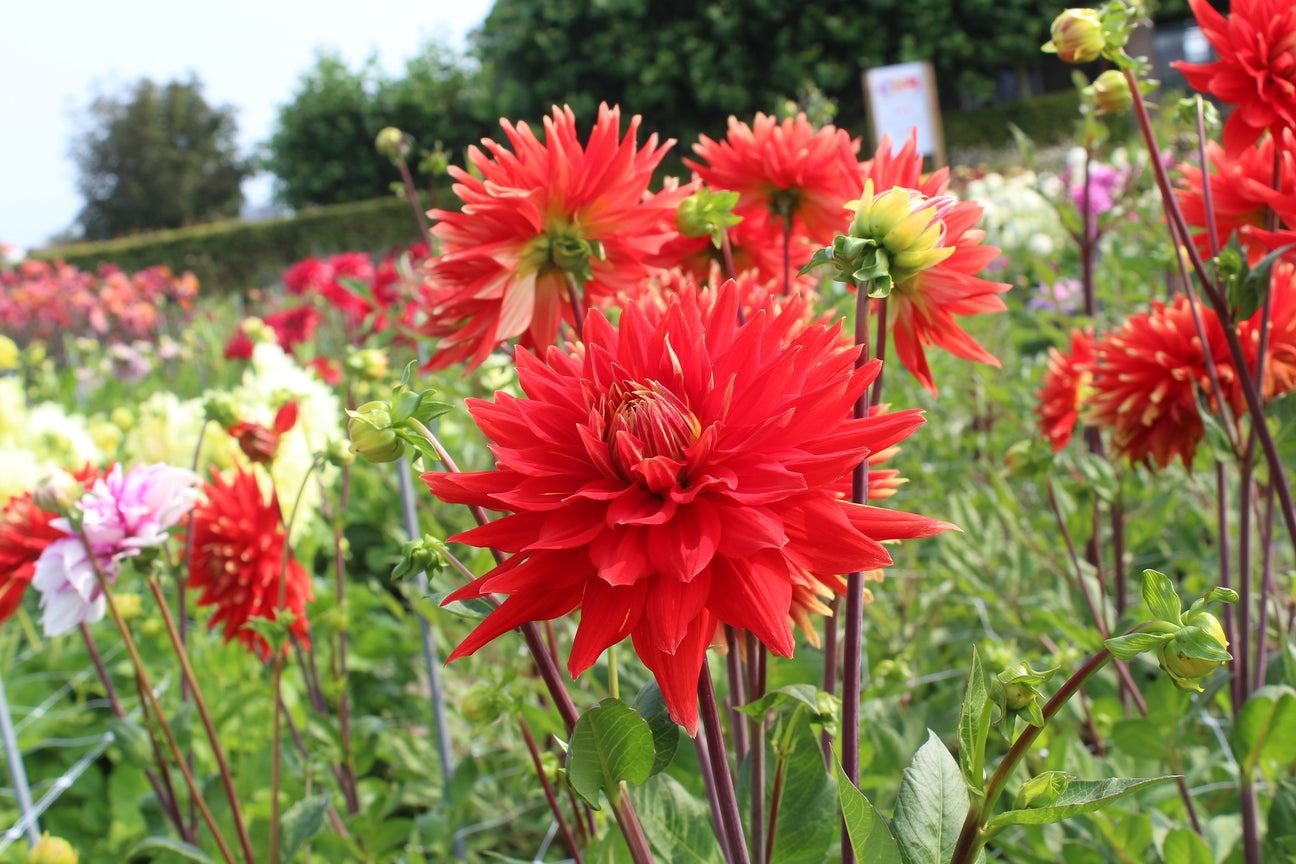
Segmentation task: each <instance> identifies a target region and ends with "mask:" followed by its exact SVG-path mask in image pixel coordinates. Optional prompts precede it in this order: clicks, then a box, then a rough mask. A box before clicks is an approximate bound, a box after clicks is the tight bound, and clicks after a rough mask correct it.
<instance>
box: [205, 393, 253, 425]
mask: <svg viewBox="0 0 1296 864" xmlns="http://www.w3.org/2000/svg"><path fill="white" fill-rule="evenodd" d="M241 413H242V412H240V411H239V406H238V400H237V399H235V398H234V396H233V394H231V393H223V392H215V393H210V394H208V396H207V398H206V399H204V400H203V415H204V416H205V417H206V418H207V419H208V420H210V421H212V422H213V423H215V424H216V425H217V426H219V427H221V428H222V429H229V428H231V427H233V426H235V425H237V424H238V422H239V421H240V420H242V419H243V418H242V416H241Z"/></svg>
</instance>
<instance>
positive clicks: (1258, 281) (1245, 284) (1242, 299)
mask: <svg viewBox="0 0 1296 864" xmlns="http://www.w3.org/2000/svg"><path fill="white" fill-rule="evenodd" d="M1293 249H1296V243H1292V244H1288V245H1286V246H1281V247H1279V248H1277V249H1275V250H1274V251H1272V252H1270V253H1269V254H1268V255H1266V256H1265V257H1264V258H1262V259H1260V263H1259V264H1257V265H1256V266H1255V267H1253V268H1252V269H1251V270H1250V271H1249V272H1247V274H1246V275H1245V276H1243V277H1242V278H1241V279H1240V280H1238V281H1237V282H1236V283H1234V284H1233V285H1230V286H1229V287H1230V288H1231V289H1232V290H1230V291H1229V296H1228V301H1229V305H1231V306H1232V307H1233V310H1234V316H1235V317H1236V318H1237V320H1238V321H1245V320H1247V319H1248V318H1250V317H1251V316H1252V315H1254V314H1255V313H1256V312H1257V311H1259V309H1260V307H1261V305H1263V304H1264V298H1265V294H1266V293H1268V290H1269V271H1270V270H1271V269H1272V268H1273V265H1274V262H1275V261H1277V260H1278V259H1279V258H1281V257H1282V256H1284V255H1286V254H1287V253H1288V252H1290V251H1291V250H1293Z"/></svg>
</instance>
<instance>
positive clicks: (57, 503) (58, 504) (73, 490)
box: [32, 468, 81, 516]
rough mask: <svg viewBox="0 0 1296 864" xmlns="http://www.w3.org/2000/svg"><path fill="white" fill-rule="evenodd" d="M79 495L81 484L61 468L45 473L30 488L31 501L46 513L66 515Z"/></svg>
mask: <svg viewBox="0 0 1296 864" xmlns="http://www.w3.org/2000/svg"><path fill="white" fill-rule="evenodd" d="M79 497H81V484H80V483H78V482H77V481H76V478H75V477H73V476H72V475H71V474H69V473H68V472H67V471H64V470H63V469H62V468H58V469H55V470H54V471H52V472H50V473H49V474H46V475H45V476H44V477H42V478H41V479H40V480H38V481H36V488H35V489H33V490H32V503H33V504H35V505H36V506H37V507H39V508H40V509H42V510H44V511H45V512H46V513H54V514H56V515H59V516H65V515H67V512H68V510H70V509H71V507H72V504H73V503H74V502H75V501H76V500H77V498H79Z"/></svg>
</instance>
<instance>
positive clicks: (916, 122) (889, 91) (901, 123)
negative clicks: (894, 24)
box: [864, 60, 945, 164]
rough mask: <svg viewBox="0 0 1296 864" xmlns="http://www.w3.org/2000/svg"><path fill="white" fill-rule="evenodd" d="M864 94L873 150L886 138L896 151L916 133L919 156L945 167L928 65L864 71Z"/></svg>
mask: <svg viewBox="0 0 1296 864" xmlns="http://www.w3.org/2000/svg"><path fill="white" fill-rule="evenodd" d="M864 94H865V97H866V101H867V102H868V108H869V124H870V125H871V126H872V128H873V144H874V146H876V145H877V143H878V141H880V140H881V138H882V136H883V135H884V134H885V135H890V136H891V140H892V141H893V142H894V143H895V145H896V146H897V147H899V146H900V145H902V144H903V143H904V142H905V141H908V140H909V135H910V133H911V132H912V131H913V130H914V129H917V130H918V152H919V153H922V154H923V155H925V156H932V157H935V159H936V160H937V162H938V163H940V164H944V162H945V140H944V136H943V135H942V134H941V122H940V108H939V103H938V102H937V99H936V75H935V73H934V72H933V71H932V65H931V63H929V62H927V61H925V60H921V61H916V62H913V63H900V64H897V65H895V66H878V67H876V68H873V69H869V70H866V71H865V72H864Z"/></svg>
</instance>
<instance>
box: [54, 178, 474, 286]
mask: <svg viewBox="0 0 1296 864" xmlns="http://www.w3.org/2000/svg"><path fill="white" fill-rule="evenodd" d="M438 194H439V195H440V193H438ZM453 200H455V199H453V197H452V196H451V195H450V194H449V191H448V190H447V191H446V192H445V194H444V195H443V196H442V197H441V198H440V199H439V201H438V203H442V204H443V205H444V206H451V205H450V202H451V201H453ZM424 205H425V206H426V201H425V202H424ZM418 240H419V233H418V226H417V225H416V224H415V222H414V214H413V212H412V211H411V209H410V205H409V202H408V201H406V200H405V199H404V198H396V197H394V196H393V197H391V198H380V199H377V200H374V201H360V202H356V203H353V204H335V205H331V206H328V207H318V208H314V209H311V210H307V211H303V212H301V213H298V214H297V215H295V216H290V217H284V218H279V219H268V220H263V221H257V222H245V221H230V222H219V223H213V224H210V225H197V226H194V227H193V228H181V229H177V230H174V231H159V232H156V233H153V234H141V235H138V236H134V237H123V238H120V239H117V240H109V241H106V242H103V243H80V244H76V245H72V246H59V247H55V248H51V249H40V250H36V251H33V252H31V253H30V254H31V256H32V257H33V258H43V259H46V260H51V261H52V260H55V259H62V260H64V261H66V262H68V263H69V264H72V265H74V266H76V267H79V268H80V269H82V270H88V271H94V270H95V269H96V268H98V266H99V265H100V264H105V263H107V264H115V265H117V266H118V267H120V268H121V269H123V270H126V271H128V272H133V271H136V270H143V269H144V268H146V267H153V266H155V265H166V266H167V267H170V268H171V269H172V270H173V271H175V272H177V273H180V272H183V271H185V270H189V271H192V272H193V274H194V275H195V276H197V277H198V281H199V284H200V285H201V286H202V290H203V293H204V294H223V293H230V292H239V291H246V290H247V289H249V288H257V287H263V286H266V285H270V284H273V283H274V282H275V281H277V280H278V278H279V275H280V274H281V273H282V272H283V271H284V269H286V268H287V267H288V266H289V265H291V264H293V263H294V262H296V261H300V260H301V259H303V258H307V257H310V256H320V255H331V254H334V253H337V252H346V251H361V252H373V253H382V252H386V251H387V250H389V249H391V248H393V247H397V246H408V245H409V244H411V243H414V242H417V241H418Z"/></svg>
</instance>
